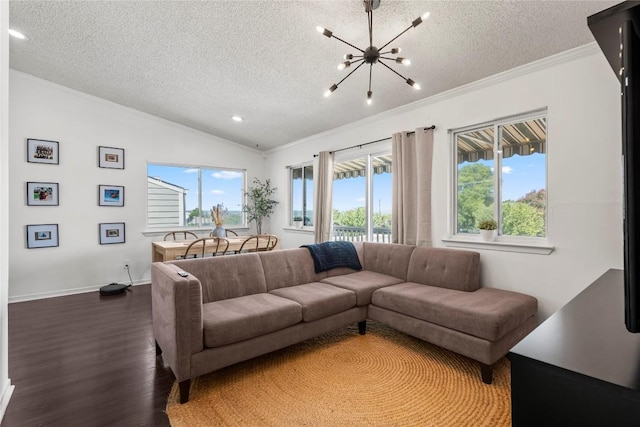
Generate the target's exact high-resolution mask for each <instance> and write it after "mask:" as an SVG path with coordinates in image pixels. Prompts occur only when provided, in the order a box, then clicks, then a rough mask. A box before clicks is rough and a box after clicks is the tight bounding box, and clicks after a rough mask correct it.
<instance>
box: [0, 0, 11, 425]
mask: <svg viewBox="0 0 640 427" xmlns="http://www.w3.org/2000/svg"><path fill="white" fill-rule="evenodd" d="M8 29H9V2H0V421H2V417H3V416H4V413H5V411H6V409H7V405H8V404H9V399H10V398H11V394H12V393H13V389H14V387H13V386H12V385H11V380H10V379H9V364H8V363H9V361H8V359H9V347H8V340H7V330H8V313H7V296H8V288H9V233H8V231H9V156H8V153H9V34H8V33H7V30H8Z"/></svg>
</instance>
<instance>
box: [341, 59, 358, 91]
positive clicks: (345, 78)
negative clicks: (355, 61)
mask: <svg viewBox="0 0 640 427" xmlns="http://www.w3.org/2000/svg"><path fill="white" fill-rule="evenodd" d="M363 64H364V62H361V63H360V65H358V66H357V67H356V68H354V69H353V71H351V72H350V73H349V74H347V75H346V76H344V78H343V79H342V80H340V81H339V82H338V83H336V86H340V85H341V84H342V82H343V81H345V80H347V77H349V76H350V75H351V74H353V73H355V72H356V70H357V69H358V68H360V67H362V65H363Z"/></svg>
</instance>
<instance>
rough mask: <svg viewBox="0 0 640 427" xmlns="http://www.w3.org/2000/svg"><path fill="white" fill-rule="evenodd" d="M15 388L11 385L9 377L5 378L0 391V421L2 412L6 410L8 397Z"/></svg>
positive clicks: (0, 420) (2, 415)
mask: <svg viewBox="0 0 640 427" xmlns="http://www.w3.org/2000/svg"><path fill="white" fill-rule="evenodd" d="M15 388H16V386H14V385H11V380H10V379H9V378H7V381H5V383H4V384H3V385H2V391H1V392H0V422H2V418H4V413H5V412H6V411H7V406H9V399H11V395H12V394H13V390H14V389H15Z"/></svg>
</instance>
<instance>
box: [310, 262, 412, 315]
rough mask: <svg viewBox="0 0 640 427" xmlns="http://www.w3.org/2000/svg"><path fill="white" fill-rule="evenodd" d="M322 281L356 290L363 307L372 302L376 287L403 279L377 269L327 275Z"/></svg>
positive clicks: (400, 281) (358, 300) (359, 302)
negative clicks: (376, 270)
mask: <svg viewBox="0 0 640 427" xmlns="http://www.w3.org/2000/svg"><path fill="white" fill-rule="evenodd" d="M321 282H322V283H328V284H330V285H333V286H338V287H340V288H344V289H349V290H350V291H353V292H355V293H356V301H357V302H356V303H357V304H358V306H360V307H361V306H364V305H369V304H371V294H373V291H375V290H376V289H380V288H382V287H385V286H389V285H396V284H398V283H402V282H403V280H402V279H398V278H397V277H393V276H387V275H386V274H382V273H376V272H375V271H368V270H363V271H358V272H357V273H351V274H345V275H343V276H334V277H327V278H326V279H322V280H321Z"/></svg>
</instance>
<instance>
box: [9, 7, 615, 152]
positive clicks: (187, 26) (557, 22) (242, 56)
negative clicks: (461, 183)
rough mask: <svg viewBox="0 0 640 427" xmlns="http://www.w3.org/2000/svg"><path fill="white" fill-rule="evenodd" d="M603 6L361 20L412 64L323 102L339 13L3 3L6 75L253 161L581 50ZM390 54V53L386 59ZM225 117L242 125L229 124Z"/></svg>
mask: <svg viewBox="0 0 640 427" xmlns="http://www.w3.org/2000/svg"><path fill="white" fill-rule="evenodd" d="M616 3H618V2H615V1H614V2H612V1H509V2H500V1H488V2H485V1H392V0H382V2H381V5H380V7H379V8H378V9H376V10H375V12H374V17H373V21H374V23H373V29H374V35H373V44H374V45H377V46H379V47H380V46H381V45H383V44H385V43H386V42H387V41H389V40H390V39H391V38H393V37H395V36H396V35H397V34H398V33H400V32H401V31H402V30H404V29H405V28H407V27H408V26H409V24H410V23H411V21H413V20H414V19H415V18H417V17H418V16H420V15H422V14H423V13H424V12H425V11H429V12H430V13H431V16H430V18H429V19H428V20H427V21H426V22H425V23H423V24H421V25H420V26H418V27H416V28H413V29H411V30H410V31H408V32H407V33H405V34H404V35H403V36H402V37H400V38H399V39H398V40H397V41H396V42H394V43H393V44H392V46H399V47H401V48H402V55H403V56H406V57H408V58H410V59H411V61H412V64H411V66H409V67H403V66H401V65H396V66H395V67H394V68H395V69H397V70H398V71H399V72H400V73H401V74H403V75H405V76H407V77H411V78H412V79H413V80H415V81H416V82H418V83H420V85H421V86H422V90H420V91H416V90H414V89H412V88H411V87H409V86H408V85H407V84H406V83H405V82H404V81H403V80H402V79H400V78H399V77H397V76H395V75H394V74H393V73H392V72H390V71H389V70H387V69H384V67H382V66H380V65H375V66H374V67H373V83H372V90H373V94H374V102H373V104H372V105H371V106H367V104H366V103H365V100H366V92H367V85H368V76H367V74H368V69H367V68H365V67H362V68H361V69H359V70H358V71H357V72H356V73H354V74H353V75H352V76H351V77H349V79H347V80H345V82H344V83H343V84H341V85H340V87H339V88H338V90H337V91H336V92H334V93H333V95H332V96H331V97H329V98H325V97H324V96H323V93H324V91H325V90H326V89H327V88H328V87H329V86H331V84H333V83H337V82H338V81H339V80H340V79H341V78H342V77H343V76H344V75H346V72H348V71H350V69H347V70H345V71H338V70H337V68H336V65H337V64H338V63H339V62H341V60H342V56H343V55H344V54H345V53H355V52H354V50H353V49H350V48H349V47H347V46H346V45H343V44H342V43H340V42H338V41H337V40H335V39H328V38H326V37H324V36H322V35H320V34H318V33H317V32H316V30H315V27H316V26H317V25H321V26H324V27H327V28H328V29H330V30H332V31H333V32H334V34H335V35H336V36H338V37H340V38H342V39H344V40H346V41H348V42H350V43H352V44H354V45H356V46H358V47H360V48H363V49H364V48H365V47H366V45H367V41H368V40H367V39H368V36H367V20H366V14H365V12H364V7H363V5H362V2H361V1H360V0H348V1H198V2H191V1H162V2H160V1H11V3H10V26H11V27H12V28H14V29H17V30H20V31H22V32H23V33H25V34H26V35H27V36H28V37H29V40H27V41H23V40H17V39H13V38H12V40H11V46H10V47H11V52H10V66H11V68H13V69H16V70H19V71H23V72H25V73H28V74H32V75H34V76H37V77H40V78H43V79H46V80H50V81H52V82H55V83H58V84H61V85H64V86H68V87H70V88H73V89H76V90H79V91H82V92H86V93H89V94H92V95H95V96H98V97H101V98H105V99H108V100H110V101H113V102H116V103H118V104H122V105H125V106H128V107H131V108H135V109H137V110H141V111H145V112H147V113H150V114H153V115H156V116H159V117H162V118H165V119H168V120H172V121H174V122H177V123H181V124H184V125H186V126H190V127H192V128H195V129H199V130H202V131H204V132H208V133H211V134H214V135H217V136H220V137H223V138H226V139H229V140H231V141H235V142H238V143H241V144H245V145H248V146H250V147H253V148H256V147H257V148H258V149H259V150H268V149H271V148H274V147H277V146H279V145H283V144H287V143H290V142H292V141H296V140H299V139H302V138H305V137H308V136H311V135H314V134H316V133H319V132H322V131H326V130H329V129H332V128H335V127H338V126H341V125H344V124H347V123H350V122H353V121H356V120H359V119H363V118H365V117H368V116H371V115H374V114H378V113H380V112H383V111H386V110H389V109H392V108H395V107H399V106H401V105H404V104H408V103H410V102H413V101H416V100H419V99H421V98H425V97H429V96H432V95H434V94H437V93H440V92H443V91H446V90H448V89H452V88H455V87H458V86H461V85H464V84H466V83H470V82H473V81H475V80H478V79H481V78H483V77H487V76H490V75H492V74H496V73H499V72H501V71H505V70H508V69H510V68H513V67H517V66H519V65H523V64H526V63H528V62H531V61H534V60H537V59H540V58H543V57H546V56H549V55H552V54H555V53H558V52H562V51H564V50H567V49H570V48H573V47H577V46H580V45H584V44H587V43H590V42H592V41H593V37H592V36H591V33H590V32H589V29H588V27H587V21H586V19H587V16H589V15H591V14H593V13H596V12H599V11H601V10H603V9H605V8H607V7H610V6H612V5H614V4H616ZM392 46H390V47H392ZM234 114H238V115H241V116H242V117H244V118H245V121H244V122H242V123H236V122H234V121H232V120H231V119H230V117H231V116H232V115H234Z"/></svg>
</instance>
